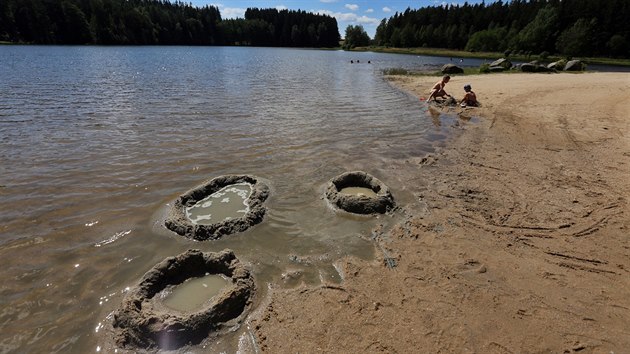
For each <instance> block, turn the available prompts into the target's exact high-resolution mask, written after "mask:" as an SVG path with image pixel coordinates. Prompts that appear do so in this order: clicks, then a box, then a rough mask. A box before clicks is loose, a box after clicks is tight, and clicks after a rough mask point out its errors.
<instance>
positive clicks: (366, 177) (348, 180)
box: [326, 171, 395, 214]
mask: <svg viewBox="0 0 630 354" xmlns="http://www.w3.org/2000/svg"><path fill="white" fill-rule="evenodd" d="M349 187H361V188H367V189H370V190H371V191H373V192H374V194H375V195H372V196H366V195H349V194H344V193H341V191H342V190H343V189H344V188H349ZM326 198H327V199H328V201H329V202H330V203H331V204H332V205H333V206H334V207H336V208H339V209H342V210H345V211H347V212H350V213H355V214H376V213H379V214H384V213H386V212H387V211H389V210H391V209H393V208H394V205H395V204H394V197H393V196H392V194H391V192H390V191H389V188H388V187H387V186H386V185H385V184H384V183H383V182H381V181H380V180H379V179H378V178H376V177H374V176H371V175H370V174H368V173H366V172H363V171H354V172H346V173H343V174H341V175H339V176H337V177H335V178H333V179H332V180H331V181H330V182H329V183H328V187H327V188H326Z"/></svg>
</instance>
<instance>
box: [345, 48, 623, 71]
mask: <svg viewBox="0 0 630 354" xmlns="http://www.w3.org/2000/svg"><path fill="white" fill-rule="evenodd" d="M351 51H356V52H375V53H391V54H406V55H424V56H436V57H453V58H474V59H488V60H492V61H494V60H496V59H500V58H505V54H504V53H499V52H467V51H463V50H456V49H445V48H395V47H356V48H353V49H351ZM509 59H510V60H515V61H522V62H529V61H532V60H539V61H545V62H554V61H557V60H560V59H566V57H565V56H561V55H549V56H547V57H545V58H544V59H543V58H541V57H540V56H539V55H530V56H527V55H518V54H511V55H510V56H509ZM574 59H579V60H581V61H583V62H585V63H587V64H595V65H609V66H621V67H630V59H624V58H607V57H585V58H581V57H580V58H574Z"/></svg>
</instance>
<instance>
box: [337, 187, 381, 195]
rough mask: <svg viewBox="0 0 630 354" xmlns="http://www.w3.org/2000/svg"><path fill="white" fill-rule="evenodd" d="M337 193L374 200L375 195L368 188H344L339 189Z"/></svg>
mask: <svg viewBox="0 0 630 354" xmlns="http://www.w3.org/2000/svg"><path fill="white" fill-rule="evenodd" d="M339 193H341V194H346V195H356V196H359V197H360V196H363V197H369V198H376V193H374V191H373V190H371V189H370V188H365V187H346V188H343V189H341V190H340V191H339Z"/></svg>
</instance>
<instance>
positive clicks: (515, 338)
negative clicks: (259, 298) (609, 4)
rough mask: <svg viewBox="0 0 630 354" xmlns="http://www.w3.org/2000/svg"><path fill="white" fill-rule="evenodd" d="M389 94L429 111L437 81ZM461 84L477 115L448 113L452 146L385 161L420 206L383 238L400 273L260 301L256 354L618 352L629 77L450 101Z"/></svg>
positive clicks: (354, 273) (624, 341)
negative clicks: (453, 117) (454, 117)
mask: <svg viewBox="0 0 630 354" xmlns="http://www.w3.org/2000/svg"><path fill="white" fill-rule="evenodd" d="M390 80H391V82H392V83H393V84H394V85H395V86H397V87H399V88H400V89H402V90H404V91H407V92H408V93H409V94H411V95H414V96H416V97H427V96H428V91H429V89H430V87H431V86H432V85H433V84H434V82H435V81H437V78H435V77H408V76H401V77H390ZM465 83H470V84H471V85H472V87H473V90H474V91H475V92H476V93H477V97H478V99H479V100H480V101H481V102H482V104H483V106H482V107H481V108H472V109H461V108H455V109H454V110H453V113H455V114H458V115H459V116H460V117H461V118H459V119H460V120H461V122H462V124H454V125H453V129H454V130H457V134H455V135H456V137H455V138H454V139H453V141H452V142H451V143H449V144H448V145H447V147H445V148H443V149H442V150H440V151H438V152H437V153H435V154H433V155H431V156H425V157H423V158H409V159H405V160H393V161H391V171H392V174H396V175H397V178H399V179H401V180H404V181H406V184H407V185H408V186H409V188H410V189H411V190H412V191H413V192H414V195H415V196H416V197H417V203H418V205H417V206H408V208H409V210H412V211H413V212H412V213H409V214H410V215H409V216H408V217H407V218H406V219H405V220H404V221H403V222H401V223H400V224H399V225H398V226H396V227H395V228H394V230H393V231H391V232H388V233H386V234H384V235H382V236H381V237H380V239H379V240H380V241H379V242H380V244H381V246H382V247H384V249H386V250H387V253H388V254H390V256H392V257H394V258H395V260H396V267H395V268H393V269H390V268H388V267H387V262H384V259H382V258H379V259H377V260H375V261H364V260H359V259H356V258H352V257H349V258H345V259H343V260H342V261H341V262H339V266H340V267H341V268H342V269H343V271H344V274H345V279H344V281H343V283H342V284H340V285H323V286H319V287H306V286H303V287H300V288H297V289H271V291H270V295H269V296H270V298H269V299H268V300H267V301H265V302H264V304H263V306H262V308H261V309H259V310H258V311H257V312H258V314H257V315H256V316H254V318H253V319H252V320H251V325H252V328H253V329H254V331H255V334H256V339H257V342H258V346H259V348H260V349H261V351H263V352H269V353H296V352H337V353H341V352H345V353H372V352H387V353H412V352H424V353H437V352H448V353H451V352H477V353H520V352H546V353H547V352H553V353H573V352H580V353H609V352H615V353H621V352H625V351H627V350H628V348H630V217H629V215H630V204H629V200H630V137H629V135H628V134H629V132H630V74H619V73H582V74H567V73H562V74H493V75H478V76H454V77H453V78H452V80H451V82H450V83H449V84H448V85H447V86H446V90H447V92H449V93H451V94H453V95H454V96H455V97H458V98H461V97H460V96H462V95H463V92H464V91H463V89H462V86H463V85H464V84H465ZM419 104H426V103H424V102H421V101H420V100H419ZM440 110H441V109H439V108H432V109H430V110H428V113H427V115H426V116H425V117H419V119H435V116H436V115H437V116H439V114H440V113H441V111H440ZM431 115H433V117H431ZM469 117H478V118H476V119H475V120H474V123H473V122H471V121H468V118H469ZM438 119H439V118H438ZM379 257H380V256H379Z"/></svg>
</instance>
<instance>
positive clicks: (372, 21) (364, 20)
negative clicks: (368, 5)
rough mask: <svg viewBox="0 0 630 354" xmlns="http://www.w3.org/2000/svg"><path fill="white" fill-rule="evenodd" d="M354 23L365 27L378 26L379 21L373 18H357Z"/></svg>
mask: <svg viewBox="0 0 630 354" xmlns="http://www.w3.org/2000/svg"><path fill="white" fill-rule="evenodd" d="M356 21H357V22H358V23H360V24H365V25H378V24H379V23H380V21H379V20H378V19H376V18H374V17H367V16H360V17H357V19H356Z"/></svg>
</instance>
